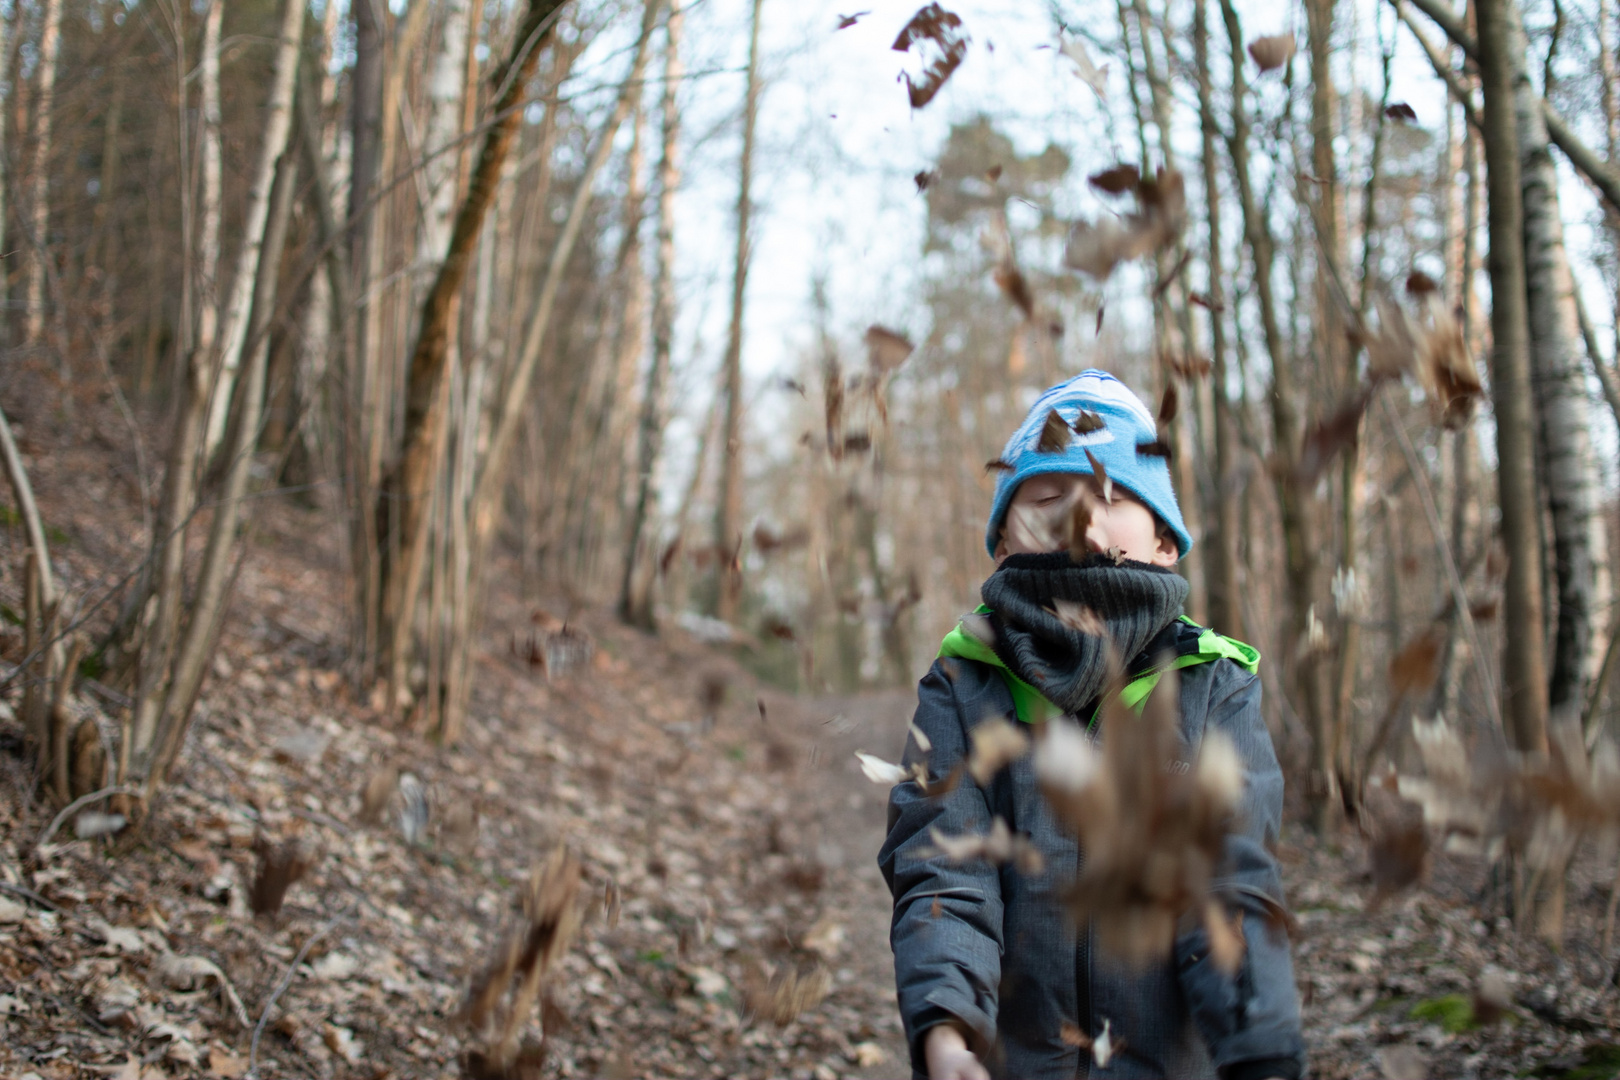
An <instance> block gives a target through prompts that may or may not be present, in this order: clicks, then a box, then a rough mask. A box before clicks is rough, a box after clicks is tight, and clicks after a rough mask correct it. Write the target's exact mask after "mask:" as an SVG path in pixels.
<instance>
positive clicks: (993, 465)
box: [984, 458, 1018, 473]
mask: <svg viewBox="0 0 1620 1080" xmlns="http://www.w3.org/2000/svg"><path fill="white" fill-rule="evenodd" d="M1017 468H1018V466H1016V465H1014V464H1013V463H1012V462H1010V461H1003V460H1001V459H1000V458H991V459H990V460H989V461H987V462H985V463H984V471H985V472H987V473H988V472H1013V471H1014V470H1016V469H1017Z"/></svg>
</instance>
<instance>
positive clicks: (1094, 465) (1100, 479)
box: [1086, 449, 1114, 503]
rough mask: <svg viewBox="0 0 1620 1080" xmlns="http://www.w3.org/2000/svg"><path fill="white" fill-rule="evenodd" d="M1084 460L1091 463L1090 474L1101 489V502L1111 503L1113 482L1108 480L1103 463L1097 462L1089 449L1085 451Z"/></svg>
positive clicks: (1095, 456)
mask: <svg viewBox="0 0 1620 1080" xmlns="http://www.w3.org/2000/svg"><path fill="white" fill-rule="evenodd" d="M1086 460H1087V461H1089V462H1091V473H1092V475H1093V476H1095V477H1096V478H1097V483H1098V484H1099V485H1100V486H1101V487H1102V500H1103V502H1105V503H1112V502H1113V501H1114V481H1113V480H1111V479H1110V478H1109V476H1108V470H1107V469H1106V468H1104V467H1103V463H1102V462H1100V461H1098V460H1097V455H1096V454H1093V453H1092V452H1091V450H1090V449H1087V450H1086Z"/></svg>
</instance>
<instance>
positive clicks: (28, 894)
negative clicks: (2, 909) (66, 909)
mask: <svg viewBox="0 0 1620 1080" xmlns="http://www.w3.org/2000/svg"><path fill="white" fill-rule="evenodd" d="M0 891H3V892H8V893H11V894H12V895H13V896H20V897H22V898H23V899H24V900H27V901H28V902H29V903H31V904H38V905H39V906H40V907H42V908H44V909H46V910H47V911H61V910H62V909H61V908H59V907H57V906H56V905H55V904H53V903H51V902H50V901H49V900H47V899H45V898H44V897H43V896H41V895H39V893H37V892H35V891H34V890H33V889H27V888H24V887H23V886H21V885H13V884H11V883H10V882H6V881H0Z"/></svg>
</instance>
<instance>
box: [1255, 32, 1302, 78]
mask: <svg viewBox="0 0 1620 1080" xmlns="http://www.w3.org/2000/svg"><path fill="white" fill-rule="evenodd" d="M1295 48H1296V45H1295V42H1294V35H1293V34H1272V35H1270V36H1269V37H1257V38H1255V39H1254V40H1253V41H1251V42H1249V55H1250V56H1252V57H1254V62H1255V63H1256V64H1258V65H1259V66H1260V70H1261V71H1275V70H1276V69H1277V68H1280V67H1282V66H1283V65H1284V64H1286V63H1288V61H1289V58H1290V57H1292V56H1293V55H1294V49H1295Z"/></svg>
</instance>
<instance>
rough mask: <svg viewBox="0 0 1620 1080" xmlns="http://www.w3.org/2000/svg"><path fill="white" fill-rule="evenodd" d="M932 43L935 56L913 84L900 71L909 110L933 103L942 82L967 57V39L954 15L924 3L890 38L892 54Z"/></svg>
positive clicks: (909, 78) (908, 76)
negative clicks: (937, 49)
mask: <svg viewBox="0 0 1620 1080" xmlns="http://www.w3.org/2000/svg"><path fill="white" fill-rule="evenodd" d="M924 41H932V42H933V43H934V44H935V45H937V46H938V47H939V56H938V57H937V58H935V59H934V60H933V62H931V63H929V64H928V66H927V67H925V68H924V69H923V73H922V75H920V76H919V77H918V78H917V79H916V81H913V80H912V78H911V73H910V72H903V73H902V77H903V78H904V79H905V82H906V93H907V95H908V97H909V98H910V100H911V107H912V108H913V109H920V108H922V107H923V106H924V105H927V104H928V103H929V102H930V101H932V100H934V95H935V94H937V93H939V88H940V87H942V86H944V85H945V80H947V79H949V78H950V77H951V74H952V73H953V72H954V71H956V69H957V68H958V67H959V66H961V63H962V60H963V59H964V58H965V57H966V56H967V47H968V38H967V35H966V34H965V33H963V32H962V20H961V19H960V18H959V17H958V16H957V15H956V13H955V12H951V11H946V10H945V9H944V8H942V7H940V6H939V4H937V3H933V4H928V5H927V6H925V7H922V8H920V9H918V11H917V13H916V14H915V15H913V16H912V17H911V21H910V22H908V23H906V25H905V27H904V28H903V29H902V30H901V31H900V36H899V37H897V38H895V39H894V45H893V46H891V47H892V48H893V49H894V51H895V52H909V51H910V50H911V47H912V45H914V44H918V43H920V42H924Z"/></svg>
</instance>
